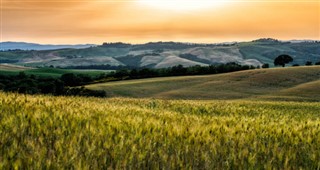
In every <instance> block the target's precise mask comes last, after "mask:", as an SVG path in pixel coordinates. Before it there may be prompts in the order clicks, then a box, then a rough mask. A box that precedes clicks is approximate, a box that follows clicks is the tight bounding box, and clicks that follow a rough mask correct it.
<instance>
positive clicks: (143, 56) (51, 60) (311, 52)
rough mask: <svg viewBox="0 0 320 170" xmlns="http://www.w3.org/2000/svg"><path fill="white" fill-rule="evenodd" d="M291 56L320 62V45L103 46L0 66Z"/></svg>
mask: <svg viewBox="0 0 320 170" xmlns="http://www.w3.org/2000/svg"><path fill="white" fill-rule="evenodd" d="M281 54H289V55H291V56H292V57H293V59H294V62H293V63H292V64H299V65H304V64H305V62H306V61H312V62H313V63H315V62H318V61H320V43H319V42H318V41H293V42H290V41H287V42H284V41H278V40H274V39H259V40H254V41H251V42H239V43H225V44H191V43H175V42H156V43H147V44H136V45H131V44H124V43H104V44H103V45H100V46H94V47H89V48H83V49H70V48H68V49H58V50H44V51H43V50H42V51H23V50H16V51H1V52H0V63H12V64H18V65H23V66H40V67H42V66H51V65H52V66H56V67H58V66H59V67H72V66H90V65H111V66H130V67H149V68H163V67H170V66H175V65H179V64H181V65H183V66H192V65H210V64H217V63H228V62H237V63H239V64H242V65H255V66H257V65H261V64H263V63H269V64H270V65H271V66H272V65H273V60H274V58H275V57H277V56H278V55H281Z"/></svg>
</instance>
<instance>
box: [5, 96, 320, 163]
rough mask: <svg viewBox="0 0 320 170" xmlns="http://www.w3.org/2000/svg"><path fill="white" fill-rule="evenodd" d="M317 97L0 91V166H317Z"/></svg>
mask: <svg viewBox="0 0 320 170" xmlns="http://www.w3.org/2000/svg"><path fill="white" fill-rule="evenodd" d="M319 110H320V105H319V103H315V102H314V103H308V102H303V103H298V102H266V101H260V102H259V101H183V100H178V101H170V100H153V99H126V98H112V99H97V98H80V97H50V96H28V95H26V96H25V95H17V94H10V93H2V92H0V125H1V126H0V155H1V156H0V167H1V169H19V168H22V169H108V168H110V169H111V168H112V169H177V168H182V169H319V168H320V163H319V160H320V133H319V132H320V119H319V117H320V113H319Z"/></svg>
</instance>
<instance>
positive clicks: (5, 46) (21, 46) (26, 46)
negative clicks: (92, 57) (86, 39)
mask: <svg viewBox="0 0 320 170" xmlns="http://www.w3.org/2000/svg"><path fill="white" fill-rule="evenodd" d="M91 46H96V45H93V44H79V45H49V44H48V45H43V44H35V43H26V42H0V47H1V49H0V50H56V49H63V48H75V49H80V48H88V47H91Z"/></svg>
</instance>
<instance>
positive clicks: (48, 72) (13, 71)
mask: <svg viewBox="0 0 320 170" xmlns="http://www.w3.org/2000/svg"><path fill="white" fill-rule="evenodd" d="M1 68H3V69H1ZM24 68H25V69H24ZM21 71H23V72H25V73H26V74H27V75H37V76H41V77H60V76H61V75H63V74H66V73H74V74H85V75H90V76H98V75H100V74H101V73H106V72H109V71H107V70H77V69H57V68H39V69H30V67H20V66H16V67H15V66H14V65H12V67H1V65H0V74H5V75H17V74H19V72H21Z"/></svg>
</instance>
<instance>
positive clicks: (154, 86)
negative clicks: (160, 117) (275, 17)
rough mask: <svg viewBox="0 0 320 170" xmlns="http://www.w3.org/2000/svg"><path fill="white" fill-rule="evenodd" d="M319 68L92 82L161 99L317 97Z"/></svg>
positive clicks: (115, 90)
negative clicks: (101, 82)
mask: <svg viewBox="0 0 320 170" xmlns="http://www.w3.org/2000/svg"><path fill="white" fill-rule="evenodd" d="M319 79H320V67H319V66H311V67H291V68H274V69H259V70H249V71H240V72H235V73H227V74H218V75H207V76H185V77H166V78H152V79H141V80H129V81H121V82H110V83H103V84H93V85H89V86H87V87H88V88H91V89H103V90H106V91H107V93H108V94H109V96H126V97H151V98H165V99H241V98H248V99H249V98H250V99H256V98H260V99H272V100H274V99H281V100H320V93H319V92H318V86H317V85H318V83H319V81H318V80H319Z"/></svg>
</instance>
